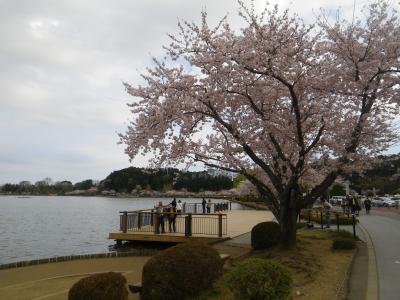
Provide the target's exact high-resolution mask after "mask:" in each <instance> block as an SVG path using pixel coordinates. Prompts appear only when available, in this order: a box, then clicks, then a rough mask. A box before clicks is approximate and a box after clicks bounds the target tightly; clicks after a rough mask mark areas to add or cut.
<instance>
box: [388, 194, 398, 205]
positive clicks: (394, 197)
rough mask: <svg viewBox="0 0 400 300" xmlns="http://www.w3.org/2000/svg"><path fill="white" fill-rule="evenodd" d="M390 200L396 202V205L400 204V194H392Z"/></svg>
mask: <svg viewBox="0 0 400 300" xmlns="http://www.w3.org/2000/svg"><path fill="white" fill-rule="evenodd" d="M390 200H392V201H394V202H395V206H396V207H399V206H400V195H395V196H392V197H390Z"/></svg>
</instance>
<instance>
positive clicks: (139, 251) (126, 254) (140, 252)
mask: <svg viewBox="0 0 400 300" xmlns="http://www.w3.org/2000/svg"><path fill="white" fill-rule="evenodd" d="M158 251H160V250H156V249H137V250H135V251H128V252H107V253H96V254H81V255H66V256H55V257H50V258H40V259H34V260H26V261H18V262H13V263H8V264H2V265H0V270H5V269H13V268H22V267H28V266H35V265H41V264H47V263H56V262H66V261H73V260H80V259H95V258H112V257H129V256H151V255H154V254H155V253H157V252H158Z"/></svg>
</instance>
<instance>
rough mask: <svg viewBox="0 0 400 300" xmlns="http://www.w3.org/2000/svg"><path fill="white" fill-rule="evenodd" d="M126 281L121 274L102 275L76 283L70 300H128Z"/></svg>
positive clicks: (71, 291) (69, 296) (70, 291)
mask: <svg viewBox="0 0 400 300" xmlns="http://www.w3.org/2000/svg"><path fill="white" fill-rule="evenodd" d="M125 285H126V279H125V277H124V276H122V275H121V274H119V273H113V272H109V273H101V274H95V275H92V276H89V277H86V278H82V279H81V280H79V281H78V282H76V283H75V284H74V285H73V286H72V287H71V289H70V290H69V293H68V300H126V299H128V290H127V289H126V286H125Z"/></svg>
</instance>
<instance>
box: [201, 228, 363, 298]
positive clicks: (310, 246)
mask: <svg viewBox="0 0 400 300" xmlns="http://www.w3.org/2000/svg"><path fill="white" fill-rule="evenodd" d="M343 235H345V236H346V237H347V236H348V234H347V233H336V232H334V231H328V230H324V231H322V230H319V229H300V230H298V241H297V247H296V249H294V250H290V251H282V250H280V249H278V248H272V249H269V250H263V251H261V250H258V251H250V252H247V253H246V254H245V255H244V256H242V257H240V258H237V259H233V261H232V262H231V263H233V264H234V263H235V262H236V261H239V260H242V259H245V258H248V257H257V258H263V259H272V260H275V261H278V262H280V263H282V264H284V265H285V266H286V267H288V268H289V269H290V271H291V272H292V275H293V294H292V296H293V299H307V300H321V299H328V300H329V299H345V286H346V282H345V280H346V277H347V274H346V272H347V270H348V267H349V264H350V263H351V259H352V256H353V254H354V251H355V250H332V248H331V247H332V239H333V238H335V237H340V236H343ZM226 268H229V265H228V266H226ZM206 299H222V300H223V299H226V300H233V299H235V298H234V296H233V295H232V293H231V292H230V290H229V289H228V288H227V287H226V286H225V285H224V280H223V279H220V280H219V281H218V282H217V283H216V285H215V287H214V289H213V290H211V291H208V292H207V293H205V295H203V296H201V297H198V298H196V300H206Z"/></svg>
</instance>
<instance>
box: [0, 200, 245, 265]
mask: <svg viewBox="0 0 400 300" xmlns="http://www.w3.org/2000/svg"><path fill="white" fill-rule="evenodd" d="M158 201H163V203H164V204H168V203H169V202H171V201H172V198H169V199H168V198H163V199H158V198H105V197H75V196H74V197H67V196H32V197H29V198H19V197H17V196H0V264H4V263H10V262H16V261H23V260H32V259H39V258H47V257H54V256H64V255H77V254H89V253H104V252H108V251H110V249H111V247H112V246H113V245H114V241H113V240H108V239H107V237H108V233H109V232H112V231H117V230H119V212H120V211H124V210H138V209H147V208H151V207H153V206H154V205H156V204H157V203H158ZM182 201H185V202H188V203H189V202H201V200H200V199H194V198H192V199H188V198H185V199H182ZM216 201H217V200H213V202H216ZM238 207H239V205H237V204H234V203H232V209H234V208H238Z"/></svg>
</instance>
